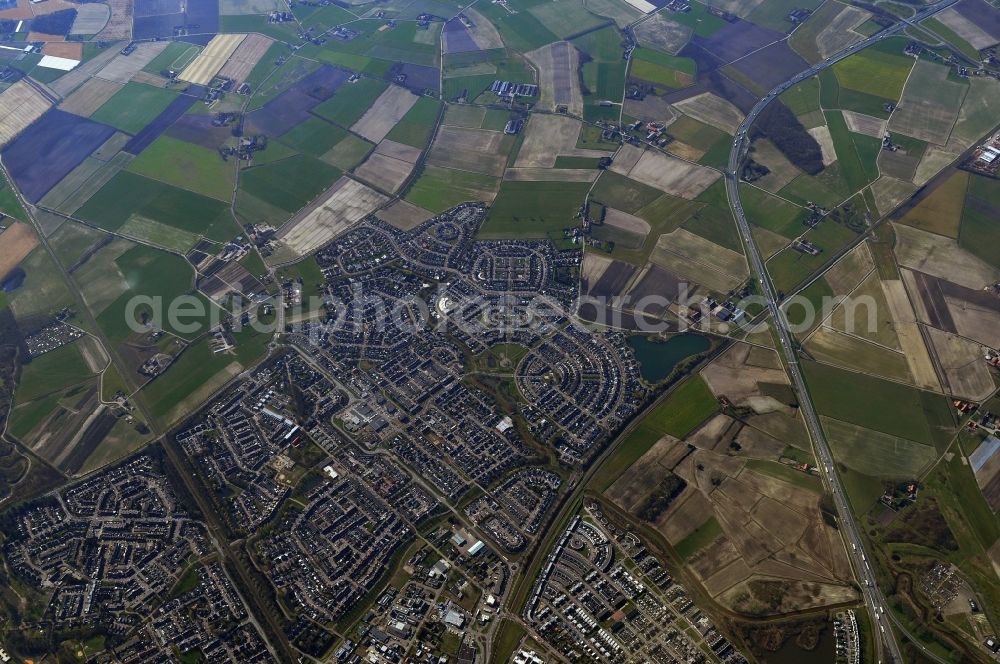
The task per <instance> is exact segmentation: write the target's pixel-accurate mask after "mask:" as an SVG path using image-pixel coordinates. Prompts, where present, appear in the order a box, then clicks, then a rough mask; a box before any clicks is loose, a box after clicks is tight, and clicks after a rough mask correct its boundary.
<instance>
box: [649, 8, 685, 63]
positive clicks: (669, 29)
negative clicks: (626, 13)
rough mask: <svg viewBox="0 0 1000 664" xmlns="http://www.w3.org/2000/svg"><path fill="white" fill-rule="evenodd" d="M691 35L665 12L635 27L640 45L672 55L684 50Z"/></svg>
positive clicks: (654, 15) (658, 13)
mask: <svg viewBox="0 0 1000 664" xmlns="http://www.w3.org/2000/svg"><path fill="white" fill-rule="evenodd" d="M691 34H692V30H691V28H689V27H688V26H686V25H682V24H681V23H678V22H677V21H673V20H671V19H670V18H669V16H668V14H667V13H666V12H657V13H656V14H653V15H652V16H650V17H649V18H648V19H646V20H645V21H643V22H642V23H640V24H639V25H637V26H636V27H635V36H636V39H638V40H639V43H640V44H642V45H643V46H648V47H650V48H654V49H656V50H658V51H664V52H666V53H670V54H672V55H677V53H678V52H679V51H680V50H681V49H682V48H684V46H685V45H686V44H687V43H688V41H690V39H691Z"/></svg>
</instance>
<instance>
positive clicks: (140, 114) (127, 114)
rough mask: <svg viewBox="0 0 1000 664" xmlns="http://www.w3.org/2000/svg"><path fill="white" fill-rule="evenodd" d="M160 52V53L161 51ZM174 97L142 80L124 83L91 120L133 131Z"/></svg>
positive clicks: (168, 91) (146, 122)
mask: <svg viewBox="0 0 1000 664" xmlns="http://www.w3.org/2000/svg"><path fill="white" fill-rule="evenodd" d="M161 55H162V53H161ZM176 98H177V93H176V92H172V91H170V90H164V89H162V88H154V87H152V86H150V85H143V84H142V83H126V84H125V87H123V88H122V89H121V90H119V91H118V92H116V93H115V94H114V96H112V97H111V99H109V100H108V101H106V102H104V105H103V106H101V107H100V108H99V109H97V110H96V111H94V114H93V115H91V116H90V119H91V120H95V121H97V122H103V123H104V124H107V125H111V126H112V127H115V128H116V129H121V130H122V131H124V132H127V133H129V134H137V133H139V131H140V130H141V129H142V128H143V127H145V126H146V125H148V124H149V123H150V122H152V121H153V119H154V118H155V117H156V116H157V115H159V114H160V111H162V110H163V109H165V108H166V107H167V106H168V105H169V104H170V102H172V101H173V100H174V99H176Z"/></svg>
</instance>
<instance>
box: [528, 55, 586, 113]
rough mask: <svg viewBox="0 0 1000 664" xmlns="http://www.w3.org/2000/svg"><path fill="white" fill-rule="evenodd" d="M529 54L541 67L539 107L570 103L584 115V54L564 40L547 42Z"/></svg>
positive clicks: (570, 108) (544, 107)
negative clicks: (582, 76) (581, 74)
mask: <svg viewBox="0 0 1000 664" xmlns="http://www.w3.org/2000/svg"><path fill="white" fill-rule="evenodd" d="M525 56H526V57H527V58H528V59H529V60H531V62H532V63H533V64H534V65H535V67H536V68H537V69H538V87H539V89H540V91H541V98H540V99H539V100H538V108H539V109H541V110H548V111H554V110H556V108H557V107H558V106H566V108H567V110H568V111H569V113H570V114H572V115H577V116H580V115H583V94H582V92H581V91H580V78H579V77H578V76H577V70H578V69H579V67H580V55H579V53H578V52H577V50H576V47H574V46H573V45H572V44H571V43H569V42H565V41H560V42H554V43H552V44H546V45H545V46H542V47H541V48H538V49H535V50H534V51H531V52H530V53H525Z"/></svg>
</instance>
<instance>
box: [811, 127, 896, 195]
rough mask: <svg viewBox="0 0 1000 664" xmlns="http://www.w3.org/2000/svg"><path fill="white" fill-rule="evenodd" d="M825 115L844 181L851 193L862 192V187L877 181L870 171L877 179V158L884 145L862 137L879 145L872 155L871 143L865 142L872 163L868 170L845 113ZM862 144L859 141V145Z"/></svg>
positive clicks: (866, 154) (866, 155)
mask: <svg viewBox="0 0 1000 664" xmlns="http://www.w3.org/2000/svg"><path fill="white" fill-rule="evenodd" d="M824 115H825V116H826V124H827V127H828V128H829V129H830V136H831V137H832V138H833V147H834V150H836V152H837V161H838V163H839V164H840V170H841V173H843V176H844V180H845V181H846V182H847V187H848V189H849V190H850V192H851V193H854V192H857V191H860V190H861V188H862V187H865V186H866V185H867V184H868V183H870V182H871V181H872V180H874V179H875V178H874V177H873V178H870V179H869V172H870V170H869V169H874V170H875V175H876V177H877V175H878V173H877V166H876V165H875V158H876V157H878V150H881V148H882V143H881V141H878V140H877V139H874V138H871V137H869V136H863V137H861V138H870V139H871V140H872V141H875V142H876V143H877V149H876V151H875V152H874V154H872V151H871V144H870V142H867V141H865V142H863V144H864V145H865V147H866V150H865V157H866V158H867V159H868V160H869V161H870V164H867V166H868V168H866V164H865V163H864V162H863V161H862V159H861V157H860V156H859V155H858V150H857V148H856V147H855V142H854V134H852V133H851V132H850V130H848V128H847V122H846V121H845V120H844V115H843V113H840V112H839V111H826V112H825V113H824ZM861 142H862V141H859V143H861Z"/></svg>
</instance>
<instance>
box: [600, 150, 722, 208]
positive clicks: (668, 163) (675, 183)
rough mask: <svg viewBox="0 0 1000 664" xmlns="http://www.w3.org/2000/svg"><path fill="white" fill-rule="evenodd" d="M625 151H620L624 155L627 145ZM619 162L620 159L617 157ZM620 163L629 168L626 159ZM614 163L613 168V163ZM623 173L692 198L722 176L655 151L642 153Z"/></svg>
mask: <svg viewBox="0 0 1000 664" xmlns="http://www.w3.org/2000/svg"><path fill="white" fill-rule="evenodd" d="M629 147H633V146H629ZM622 153H624V154H621V156H622V157H624V156H625V154H627V153H626V151H625V150H624V148H623V150H622ZM628 156H631V154H629V155H628ZM617 162H618V160H616V163H617ZM617 165H618V166H619V168H625V167H626V163H625V162H624V161H622V162H621V163H617ZM612 166H613V167H614V165H612ZM617 172H621V171H620V170H619V171H617ZM624 175H626V176H627V177H630V178H632V179H633V180H636V181H638V182H641V183H643V184H647V185H649V186H651V187H655V188H657V189H659V190H660V191H665V192H666V193H668V194H671V195H673V196H680V197H681V198H687V199H689V200H690V199H693V198H696V197H697V196H698V195H699V194H700V193H701V192H703V191H705V190H706V189H708V187H709V185H711V184H712V183H713V182H715V181H716V180H718V179H719V178H720V177H721V175H720V173H719V172H718V171H716V170H713V169H711V168H706V167H705V166H699V165H698V164H692V163H690V162H687V161H684V160H682V159H677V158H675V157H671V156H670V155H666V154H663V153H662V152H659V151H656V150H646V151H645V152H643V153H642V154H641V155H640V157H639V159H638V161H637V162H636V163H635V165H634V166H633V167H632V168H630V169H629V171H628V173H625V174H624Z"/></svg>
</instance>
